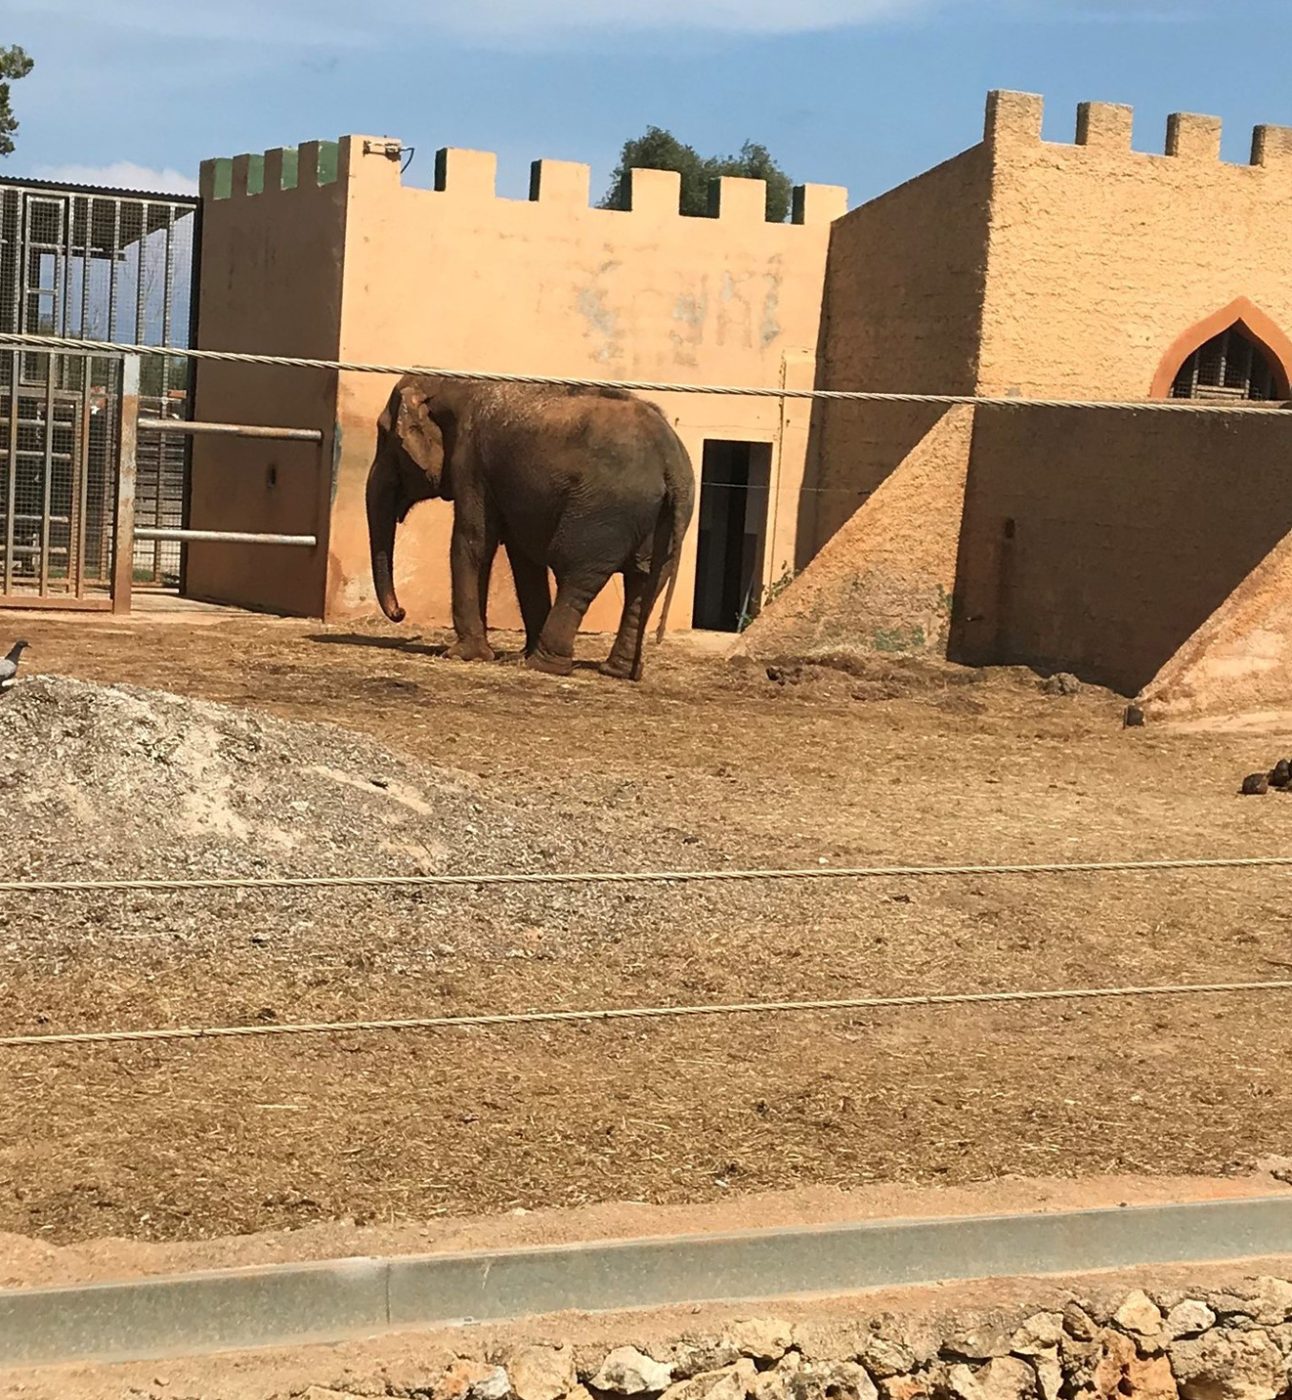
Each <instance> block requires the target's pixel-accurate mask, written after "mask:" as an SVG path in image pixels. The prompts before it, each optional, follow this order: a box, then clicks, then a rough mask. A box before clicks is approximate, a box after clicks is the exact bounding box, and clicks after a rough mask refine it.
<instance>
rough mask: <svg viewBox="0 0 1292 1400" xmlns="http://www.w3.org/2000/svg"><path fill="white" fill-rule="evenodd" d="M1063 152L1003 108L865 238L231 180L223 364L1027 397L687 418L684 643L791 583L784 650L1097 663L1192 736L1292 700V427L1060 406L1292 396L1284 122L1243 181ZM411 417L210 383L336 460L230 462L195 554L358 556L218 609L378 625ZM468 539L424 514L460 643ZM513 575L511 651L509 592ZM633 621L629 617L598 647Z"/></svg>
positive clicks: (222, 285)
mask: <svg viewBox="0 0 1292 1400" xmlns="http://www.w3.org/2000/svg"><path fill="white" fill-rule="evenodd" d="M1041 123H1042V101H1041V99H1040V98H1039V97H1035V96H1030V95H1027V94H1021V93H1012V92H997V93H992V94H991V95H990V96H989V98H988V101H987V110H986V122H985V129H984V132H983V135H982V139H981V140H980V141H979V142H978V143H977V144H976V145H973V146H972V147H970V148H969V149H967V150H965V151H963V152H962V153H961V154H959V155H957V156H954V157H953V158H952V159H950V160H948V161H946V162H945V163H943V164H942V165H939V166H937V167H936V168H934V169H932V170H930V171H927V172H926V173H925V174H923V175H919V176H917V177H916V178H915V179H913V180H911V181H909V182H908V183H906V184H904V185H902V186H900V187H899V188H897V189H895V190H892V191H891V192H889V193H888V194H885V195H883V196H881V197H879V198H877V199H874V200H871V201H869V202H868V203H866V204H863V205H861V206H859V207H858V208H855V209H852V210H848V208H847V198H846V193H845V191H844V190H842V189H840V188H837V187H834V186H819V185H809V186H804V187H800V188H799V189H797V190H796V191H795V195H794V209H793V216H792V222H789V223H785V224H773V223H769V222H767V221H766V218H765V214H764V196H765V191H764V187H763V185H762V182H760V181H752V180H740V179H723V180H720V181H718V182H716V184H715V187H714V190H713V199H712V209H711V215H712V217H710V218H686V217H683V216H681V215H680V214H679V213H678V203H679V181H678V177H677V176H676V175H675V174H673V173H671V172H664V171H654V170H636V171H633V172H632V176H631V181H630V187H629V195H630V197H629V200H628V205H629V207H628V208H627V209H624V210H603V209H597V208H593V207H591V206H590V201H589V170H588V167H587V166H584V165H575V164H569V163H565V162H560V161H548V160H542V161H538V162H536V163H535V165H534V167H533V172H532V180H531V190H530V198H529V199H528V200H511V199H501V198H499V197H497V195H496V193H495V188H494V177H495V158H494V157H493V156H492V155H489V154H486V153H482V152H476V151H467V150H457V149H448V150H443V151H441V152H439V154H438V156H437V160H436V178H435V188H434V189H433V190H425V189H415V188H409V187H405V186H404V185H403V184H402V183H401V178H400V157H401V146H400V143H399V142H397V141H392V140H389V139H386V138H382V139H376V138H369V137H362V136H348V137H344V138H342V139H341V140H340V141H338V142H335V143H312V144H305V145H302V146H300V147H299V148H297V149H294V150H290V151H288V150H276V151H269V152H266V153H265V154H264V155H260V156H251V155H243V156H238V157H235V158H233V159H232V160H227V159H226V160H214V161H208V162H206V164H205V165H204V166H203V171H202V194H203V228H202V246H201V278H200V286H201V308H200V315H199V320H198V324H199V328H200V335H201V340H202V344H203V345H204V346H206V347H209V348H215V349H223V350H230V349H232V350H248V351H255V352H260V353H266V354H274V355H288V356H305V357H311V358H319V359H328V360H341V361H346V362H357V363H371V362H378V363H385V364H403V363H418V364H431V365H437V366H441V367H445V368H458V369H479V370H491V371H505V372H518V373H537V374H554V375H574V376H594V377H599V378H607V379H624V380H634V381H640V380H647V381H652V382H659V383H668V384H679V385H682V384H700V385H741V386H759V387H788V388H811V387H818V388H829V389H852V390H870V391H881V392H891V393H916V394H938V395H957V396H974V397H993V398H994V397H1002V398H1008V399H1011V400H1017V401H1018V402H1017V406H1008V407H992V406H979V407H945V406H931V405H926V404H914V405H912V404H902V403H891V402H889V403H873V402H871V403H828V402H821V401H816V402H813V401H809V400H803V399H794V398H788V399H778V398H775V397H740V396H734V395H717V394H714V395H710V394H705V395H698V394H685V393H667V392H666V393H660V394H657V395H652V397H655V398H656V399H657V400H658V401H659V402H660V403H661V405H662V406H663V407H664V409H665V411H666V412H667V413H668V414H669V416H670V418H671V419H672V421H674V422H675V424H676V425H677V428H678V431H679V432H680V434H681V435H682V438H683V440H684V441H685V442H686V444H687V446H688V448H689V449H690V451H691V453H692V456H693V460H694V462H695V465H696V470H697V476H698V477H700V478H701V483H702V484H701V491H700V507H699V510H698V512H697V518H696V521H695V523H694V525H693V527H692V532H691V538H690V539H689V540H688V544H687V550H686V555H685V558H684V561H683V567H682V572H681V577H680V579H679V586H678V592H677V601H676V602H675V605H674V611H673V614H672V616H671V618H670V622H671V624H672V625H674V626H680V627H686V626H690V625H695V626H699V627H710V628H719V629H726V630H736V629H737V628H738V627H742V626H743V625H744V624H745V622H746V621H747V620H748V619H749V618H750V617H751V616H752V615H753V614H755V613H756V612H757V611H758V604H759V601H760V599H762V598H764V597H766V596H767V595H768V593H769V592H775V591H777V590H778V588H780V587H783V585H784V584H786V583H789V587H788V588H784V591H782V592H780V593H779V596H778V598H777V601H776V603H775V604H774V605H773V606H769V607H768V608H767V609H766V610H765V611H764V613H763V615H762V616H761V617H759V618H758V619H757V620H756V621H754V623H753V624H752V626H750V627H749V629H748V632H747V633H746V640H745V644H746V645H747V646H748V647H749V648H750V649H751V650H757V649H759V648H764V649H768V648H775V647H778V646H782V647H790V646H792V647H795V648H797V649H800V650H801V649H803V648H805V647H806V648H808V649H810V648H812V647H827V646H840V645H847V646H862V647H872V648H878V649H880V650H889V651H896V652H918V651H921V650H936V651H939V652H942V653H947V652H949V653H950V654H951V655H952V656H953V657H956V658H959V659H963V660H966V661H970V662H974V663H989V662H1026V663H1029V664H1033V665H1037V666H1041V667H1058V666H1062V667H1063V668H1064V669H1069V670H1075V671H1077V672H1078V673H1079V674H1085V675H1087V676H1088V677H1089V678H1091V679H1093V680H1099V681H1102V682H1106V683H1109V684H1112V685H1114V686H1115V687H1117V688H1119V689H1122V690H1124V691H1126V692H1127V693H1135V692H1139V691H1142V690H1145V689H1146V688H1147V690H1148V691H1149V692H1150V693H1151V694H1153V695H1157V696H1159V697H1161V703H1162V704H1163V705H1166V704H1168V703H1175V701H1177V700H1179V698H1180V697H1184V696H1188V697H1192V700H1191V701H1190V703H1193V702H1196V701H1197V700H1198V699H1199V697H1201V695H1202V692H1203V691H1204V690H1207V687H1211V689H1210V690H1207V694H1208V695H1211V694H1212V692H1213V691H1216V690H1217V687H1219V690H1220V691H1225V688H1226V687H1229V688H1230V689H1232V688H1233V686H1234V685H1236V684H1239V682H1238V681H1235V680H1234V677H1247V680H1244V681H1242V684H1249V683H1250V684H1252V685H1257V686H1258V687H1259V686H1261V685H1265V686H1271V685H1277V684H1281V683H1282V681H1281V680H1279V679H1278V678H1280V677H1283V676H1284V671H1285V669H1286V668H1285V664H1284V663H1285V661H1286V660H1287V658H1285V657H1284V655H1283V645H1284V644H1283V642H1282V640H1281V639H1282V637H1283V636H1284V635H1286V634H1285V631H1284V629H1283V627H1282V625H1281V620H1280V619H1281V614H1280V617H1275V615H1274V613H1272V612H1271V611H1270V610H1271V609H1274V610H1275V612H1277V611H1278V609H1279V607H1281V597H1282V592H1281V589H1280V588H1279V587H1277V586H1276V584H1277V581H1278V578H1280V577H1281V575H1279V574H1278V569H1279V568H1280V567H1281V565H1280V564H1279V562H1278V558H1279V556H1278V547H1279V545H1280V542H1281V541H1282V540H1283V538H1284V536H1285V534H1286V533H1287V531H1288V530H1289V528H1292V490H1289V489H1288V488H1289V486H1292V479H1290V478H1292V470H1290V468H1289V462H1292V422H1288V423H1286V424H1285V423H1284V422H1283V421H1282V420H1281V419H1280V418H1279V417H1278V416H1276V415H1269V414H1250V413H1249V414H1247V415H1246V416H1244V415H1243V413H1241V412H1238V411H1236V412H1234V413H1232V414H1223V415H1205V416H1204V415H1191V414H1163V413H1151V412H1130V411H1126V410H1124V409H1115V408H1107V409H1100V408H1091V407H1087V408H1063V407H1051V406H1046V405H1048V403H1049V401H1053V400H1065V401H1066V400H1083V401H1103V402H1106V401H1115V402H1119V403H1124V402H1126V401H1137V400H1166V399H1179V398H1192V399H1199V400H1208V401H1214V402H1221V403H1225V404H1228V405H1231V406H1233V407H1234V408H1235V409H1236V410H1238V409H1242V408H1243V407H1244V406H1247V407H1250V406H1253V405H1256V404H1259V403H1261V402H1265V401H1269V400H1271V399H1273V400H1283V399H1287V398H1288V397H1289V389H1288V385H1289V375H1290V374H1292V341H1290V340H1289V338H1288V334H1287V330H1288V329H1292V277H1290V276H1289V274H1288V272H1287V251H1288V245H1289V229H1292V130H1290V129H1288V128H1282V127H1269V126H1263V127H1258V128H1257V129H1256V131H1255V133H1254V137H1253V141H1252V150H1251V159H1250V162H1249V163H1245V164H1241V165H1240V164H1234V163H1230V162H1227V161H1224V160H1222V158H1221V148H1220V137H1221V130H1220V123H1219V121H1217V120H1215V119H1213V118H1210V117H1201V116H1190V115H1177V116H1173V117H1171V118H1170V120H1169V123H1168V127H1167V131H1166V137H1165V142H1164V144H1162V146H1161V149H1155V150H1153V151H1144V150H1141V149H1136V148H1135V147H1134V146H1133V145H1132V112H1131V110H1130V109H1129V108H1127V107H1122V106H1114V105H1110V104H1105V103H1087V104H1085V105H1083V106H1082V107H1081V108H1080V109H1079V110H1078V113H1077V119H1076V130H1075V140H1074V141H1073V142H1071V143H1067V142H1054V141H1047V140H1045V139H1043V137H1042V130H1041ZM391 382H392V381H391V379H390V378H389V377H387V376H385V375H379V374H367V373H358V372H348V371H347V372H340V373H338V372H335V371H329V370H299V369H291V370H289V369H267V368H262V369H256V368H248V367H243V366H233V365H225V364H216V363H204V364H203V365H202V367H201V371H200V375H199V377H198V385H197V399H198V401H197V410H196V411H197V415H198V416H199V417H203V418H213V419H221V420H225V421H241V422H273V423H283V424H290V425H292V426H313V427H318V428H319V429H321V430H322V431H323V433H324V436H325V450H324V452H323V454H322V457H321V459H320V458H319V457H318V456H317V455H315V454H313V452H312V450H311V449H309V448H307V447H305V446H301V447H299V448H298V447H296V446H294V445H284V446H282V447H281V448H280V449H279V450H278V452H277V455H276V456H275V458H274V460H273V461H272V463H270V464H269V465H268V466H266V465H265V460H264V458H263V457H261V458H259V459H253V458H251V457H250V456H249V452H248V448H247V447H246V445H245V444H237V443H228V444H225V443H216V442H203V443H201V444H200V445H199V446H198V448H197V451H196V456H195V462H194V474H193V485H192V514H191V524H192V525H193V526H194V527H195V528H198V529H203V528H228V529H241V530H248V529H259V530H272V531H276V532H277V531H281V532H285V533H292V532H309V533H317V534H318V535H319V537H320V539H321V540H325V541H326V548H320V549H319V550H317V551H314V552H312V553H306V552H304V551H296V552H292V551H288V550H284V551H283V552H282V554H281V556H280V555H278V554H277V552H275V551H272V550H266V549H264V548H260V549H258V550H256V551H255V552H253V551H252V549H251V548H250V547H248V548H247V549H246V550H240V549H239V548H238V547H237V546H229V545H220V546H218V547H216V546H212V547H205V546H202V545H200V544H193V545H192V546H190V556H189V564H188V587H189V590H190V592H193V593H195V594H197V595H199V596H205V597H210V598H218V599H222V600H227V601H231V602H239V603H245V604H251V605H254V606H258V607H267V608H275V609H280V610H283V611H289V612H297V613H303V614H308V615H315V616H318V615H322V616H325V617H327V618H341V617H347V616H352V615H359V614H363V613H368V612H371V611H373V608H374V603H373V597H372V591H371V581H370V579H369V575H368V551H367V537H366V527H365V521H364V508H363V486H364V479H365V476H366V473H367V468H368V464H369V461H370V458H371V453H372V447H373V436H374V425H375V420H376V417H377V414H378V412H379V410H380V407H381V405H382V403H383V402H384V400H385V398H386V396H387V394H388V392H389V389H390V385H391ZM450 518H451V517H450V508H449V507H448V506H445V505H436V504H428V505H426V506H422V507H419V508H418V510H417V511H415V512H414V514H413V515H412V516H410V518H409V520H408V522H407V523H406V525H405V526H404V527H403V534H402V536H401V540H400V545H399V548H398V550H397V562H398V567H399V571H400V576H399V579H398V586H399V593H400V597H401V600H403V601H404V602H405V603H406V605H407V606H408V608H409V613H410V617H411V618H412V619H414V620H415V621H417V622H419V623H421V624H422V625H426V626H440V625H446V624H447V623H448V620H449V612H448V604H449V588H448V562H447V561H448V531H449V523H450ZM1271 569H1273V570H1274V573H1273V574H1271V573H1270V570H1271ZM1262 571H1264V572H1262ZM495 579H496V583H495V588H496V590H497V596H496V601H495V605H494V606H493V608H492V609H491V619H496V625H500V626H506V625H508V624H509V623H514V622H515V621H516V620H517V619H516V618H515V616H514V614H515V605H514V602H513V601H512V600H511V597H510V588H509V580H508V579H507V577H506V570H505V568H503V567H502V566H501V561H500V565H499V568H498V569H497V570H496V571H495ZM790 580H793V581H792V583H790V582H789V581H790ZM614 587H615V585H614V584H613V583H612V585H611V589H612V590H613V588H614ZM1226 608H1227V609H1228V610H1229V614H1230V615H1231V618H1230V621H1229V623H1226V622H1225V619H1224V616H1222V613H1223V612H1224V610H1225V609H1226ZM616 615H617V603H616V600H615V599H613V598H610V597H606V598H603V599H601V600H599V602H598V604H596V605H594V608H593V610H592V611H591V612H590V613H589V617H588V624H587V625H588V626H590V627H597V626H599V625H602V624H605V623H608V622H611V621H612V619H613V618H614V617H615V616H616ZM1208 627H1210V628H1211V629H1212V631H1213V632H1215V636H1213V637H1212V638H1211V640H1210V641H1208V640H1207V635H1206V629H1207V628H1208ZM1217 628H1218V629H1219V631H1216V629H1217ZM1244 628H1246V631H1245V632H1244V631H1243V630H1242V629H1244ZM1235 629H1238V630H1237V631H1236V630H1235ZM1240 633H1241V635H1240ZM1222 653H1223V656H1224V657H1225V658H1227V659H1226V660H1225V662H1224V665H1223V666H1221V665H1220V663H1219V662H1218V661H1217V658H1218V657H1221V656H1222ZM1258 653H1259V655H1258ZM1218 667H1219V669H1217V668H1218ZM1222 671H1223V672H1224V675H1223V677H1222V676H1221V672H1222ZM1289 685H1290V688H1292V682H1289ZM1226 693H1227V692H1226Z"/></svg>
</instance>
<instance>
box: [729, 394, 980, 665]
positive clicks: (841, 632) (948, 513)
mask: <svg viewBox="0 0 1292 1400" xmlns="http://www.w3.org/2000/svg"><path fill="white" fill-rule="evenodd" d="M973 417H974V410H973V409H972V408H968V407H963V406H962V407H956V408H951V409H947V410H945V411H944V413H943V414H942V416H941V418H939V419H938V421H937V423H936V424H935V425H934V426H933V428H932V429H930V431H929V432H928V433H927V434H926V435H925V437H924V438H923V440H922V441H921V442H920V443H919V445H918V446H917V447H916V448H915V450H914V451H913V452H911V454H910V455H909V456H908V457H907V458H906V460H905V461H903V462H902V463H901V465H900V466H898V467H897V468H896V470H894V471H893V472H891V473H890V474H889V475H888V476H887V477H886V478H885V479H884V481H883V482H882V483H881V484H880V486H879V487H878V488H877V489H876V490H875V492H874V494H873V495H871V496H870V497H869V499H868V500H867V501H866V503H865V504H864V505H863V506H862V507H861V509H860V510H858V511H857V512H856V513H855V514H854V515H853V516H852V518H851V519H850V520H848V521H847V522H846V523H845V524H844V525H842V526H841V527H840V528H839V530H838V531H836V532H835V534H834V535H833V536H832V537H831V538H830V539H829V540H828V541H827V542H826V543H825V544H824V545H823V546H822V547H821V549H820V551H819V552H818V553H817V555H816V556H815V557H814V558H813V559H812V561H811V563H810V564H808V566H807V568H806V569H805V570H804V571H803V572H802V573H801V574H799V576H798V577H797V578H796V579H795V580H794V582H793V583H791V584H790V586H789V587H788V588H787V589H786V590H785V591H784V592H783V593H782V594H780V596H779V597H777V598H776V599H775V600H774V602H772V604H771V605H770V606H769V607H768V608H766V609H765V610H764V611H763V612H762V613H761V614H760V615H759V616H758V617H757V618H755V619H754V621H753V622H752V623H751V624H750V626H749V627H748V628H747V629H746V630H745V632H744V633H743V634H742V636H741V639H740V644H739V646H738V648H737V651H738V652H739V654H741V655H745V656H754V657H762V658H765V659H768V660H771V659H772V658H774V657H777V656H808V657H810V656H813V655H820V654H822V653H826V652H834V651H874V652H883V653H886V654H888V655H902V656H912V655H920V654H929V655H934V656H945V655H946V646H947V634H948V629H949V626H950V621H951V599H952V596H953V593H954V591H955V584H956V562H957V556H958V552H959V544H960V518H961V514H962V511H963V509H964V496H965V478H966V474H967V470H968V465H969V451H970V443H971V440H972V436H973Z"/></svg>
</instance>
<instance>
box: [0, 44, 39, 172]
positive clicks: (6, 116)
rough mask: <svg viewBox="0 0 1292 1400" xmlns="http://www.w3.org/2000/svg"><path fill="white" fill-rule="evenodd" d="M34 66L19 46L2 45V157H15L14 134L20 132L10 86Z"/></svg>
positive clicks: (0, 95) (0, 126)
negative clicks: (6, 46)
mask: <svg viewBox="0 0 1292 1400" xmlns="http://www.w3.org/2000/svg"><path fill="white" fill-rule="evenodd" d="M33 66H34V65H33V63H32V61H31V59H30V58H28V57H27V55H26V53H25V52H24V51H23V50H22V49H20V48H19V47H18V45H17V44H11V45H10V46H9V47H8V48H5V47H3V45H0V156H11V155H13V134H14V132H15V131H17V130H18V119H17V118H16V117H15V116H14V114H13V107H12V106H11V105H10V102H9V84H10V83H15V82H17V81H18V79H19V78H25V77H26V76H27V74H28V73H30V72H31V70H32V68H33Z"/></svg>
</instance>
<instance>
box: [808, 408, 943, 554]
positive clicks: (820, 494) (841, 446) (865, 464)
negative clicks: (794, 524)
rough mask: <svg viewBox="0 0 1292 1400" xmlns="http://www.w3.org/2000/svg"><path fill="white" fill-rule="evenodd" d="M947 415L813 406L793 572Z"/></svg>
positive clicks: (933, 410)
mask: <svg viewBox="0 0 1292 1400" xmlns="http://www.w3.org/2000/svg"><path fill="white" fill-rule="evenodd" d="M821 387H824V386H821ZM945 411H946V410H945V409H943V408H941V407H938V406H936V405H934V406H929V405H920V404H888V403H831V402H829V401H823V400H821V399H817V400H815V401H814V403H813V405H812V418H811V428H810V430H809V437H808V453H807V468H806V471H805V472H804V476H803V490H802V492H801V493H800V495H799V506H798V530H797V534H796V537H795V558H794V568H795V571H796V572H802V570H803V569H804V568H806V567H807V565H808V564H810V563H811V562H812V560H813V559H814V558H815V557H816V555H817V554H818V553H819V552H820V551H821V550H822V549H823V548H824V547H825V545H827V544H828V543H829V542H830V540H831V539H832V538H833V537H834V535H835V534H836V533H837V532H838V531H839V529H840V528H841V527H842V526H843V525H844V524H846V523H847V521H849V520H850V519H851V518H852V517H853V516H854V515H855V514H856V513H857V511H858V510H860V509H861V507H862V506H864V505H865V504H866V502H867V500H868V499H869V498H870V497H871V496H872V495H874V493H875V492H876V491H877V490H878V489H879V488H880V487H881V486H882V485H883V484H884V482H885V481H887V480H888V478H889V477H890V476H891V475H892V473H893V472H894V471H896V470H897V468H898V467H900V466H901V464H902V463H903V462H904V461H905V460H906V458H907V457H908V456H909V455H910V454H911V453H912V452H913V451H915V449H916V448H917V447H918V446H919V445H920V443H921V442H923V441H924V440H925V438H926V437H927V436H928V435H929V433H930V432H931V431H932V430H933V429H934V427H935V426H936V425H937V424H938V422H939V421H940V419H941V418H942V415H943V414H944V413H945Z"/></svg>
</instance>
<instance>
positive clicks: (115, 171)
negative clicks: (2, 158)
mask: <svg viewBox="0 0 1292 1400" xmlns="http://www.w3.org/2000/svg"><path fill="white" fill-rule="evenodd" d="M32 173H33V174H34V175H35V177H36V179H37V180H57V181H59V182H60V183H62V184H68V185H104V186H106V187H108V188H109V189H121V190H146V191H147V192H148V193H149V194H196V193H197V181H196V180H194V179H191V178H190V177H189V176H187V175H184V174H181V172H180V171H178V170H171V169H169V168H167V169H165V170H151V169H149V167H148V166H146V165H136V164H135V163H134V162H133V161H129V160H118V161H114V162H113V163H112V164H111V165H38V166H37V167H36V169H35V170H34V171H33V172H32Z"/></svg>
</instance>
